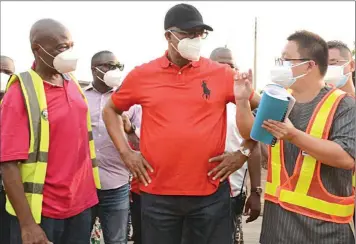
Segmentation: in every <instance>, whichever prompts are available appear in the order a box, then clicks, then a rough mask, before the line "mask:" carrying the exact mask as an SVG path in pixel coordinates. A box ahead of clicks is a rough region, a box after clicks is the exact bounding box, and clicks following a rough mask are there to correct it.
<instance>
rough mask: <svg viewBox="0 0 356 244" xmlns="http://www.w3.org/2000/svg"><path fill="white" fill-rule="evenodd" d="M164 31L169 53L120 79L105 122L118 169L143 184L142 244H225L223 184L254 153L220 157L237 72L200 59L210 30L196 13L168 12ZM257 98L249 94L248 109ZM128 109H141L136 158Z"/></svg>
mask: <svg viewBox="0 0 356 244" xmlns="http://www.w3.org/2000/svg"><path fill="white" fill-rule="evenodd" d="M164 30H165V38H166V40H167V42H168V51H167V52H166V53H165V54H164V55H163V56H162V57H160V58H158V59H156V60H153V61H151V62H149V63H146V64H143V65H141V66H139V67H136V68H135V69H133V70H132V71H131V72H130V73H129V74H128V75H127V76H126V78H125V80H124V82H123V84H122V86H121V87H120V89H119V90H118V92H115V93H114V94H113V95H112V98H111V99H110V100H108V103H107V104H106V106H105V108H104V110H103V119H104V122H105V124H106V128H107V130H108V132H109V135H110V136H111V139H112V141H113V142H114V144H115V146H116V148H117V149H118V150H119V152H120V155H121V158H122V159H123V161H124V163H125V164H126V165H127V167H128V168H129V170H130V171H131V172H132V174H133V176H134V177H135V178H138V179H139V180H140V181H141V183H140V190H141V214H142V216H141V219H142V233H141V234H142V242H143V243H144V244H167V243H170V244H176V243H177V244H178V243H179V244H180V243H193V242H194V243H196V244H200V243H221V244H230V243H231V232H232V226H231V218H230V191H229V184H228V182H227V181H226V179H227V177H228V176H229V175H230V174H231V173H232V172H235V171H236V170H237V169H239V168H240V167H242V165H243V164H244V162H245V161H246V160H247V158H248V157H249V156H250V152H251V151H252V149H253V148H254V146H255V145H256V143H255V142H253V141H248V142H245V143H242V146H241V147H240V148H239V150H237V151H236V152H233V153H229V154H224V155H221V156H219V155H220V154H222V153H223V152H224V149H225V136H226V104H227V103H229V102H234V101H235V99H234V94H233V85H234V79H233V77H234V74H235V72H234V71H233V70H232V69H231V68H230V67H228V66H226V65H222V64H219V63H217V62H214V61H212V60H210V59H207V58H204V57H201V56H200V51H201V46H202V43H203V39H205V38H206V37H207V35H208V32H207V31H212V30H213V29H212V28H211V27H210V26H208V25H206V24H205V23H204V22H203V18H202V15H201V14H200V12H199V11H198V10H197V9H196V8H195V7H194V6H192V5H189V4H178V5H175V6H174V7H172V8H171V9H170V10H168V12H167V14H166V16H165V21H164ZM258 98H259V96H258V95H257V94H255V93H254V92H252V91H251V94H250V100H251V103H252V104H253V105H255V104H257V102H256V100H258ZM134 104H140V105H141V106H142V126H141V133H140V149H141V152H137V151H134V150H133V149H131V148H130V147H129V145H128V143H127V140H126V137H125V134H124V131H123V130H122V129H121V127H122V124H123V121H122V117H121V116H118V115H121V114H122V112H123V111H127V110H128V109H129V108H130V107H131V106H132V105H134ZM216 156H217V157H216ZM213 157H214V158H213ZM209 159H210V161H209Z"/></svg>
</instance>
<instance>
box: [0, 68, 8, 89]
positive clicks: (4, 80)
mask: <svg viewBox="0 0 356 244" xmlns="http://www.w3.org/2000/svg"><path fill="white" fill-rule="evenodd" d="M0 79H1V80H0V92H5V90H6V85H7V82H8V81H9V79H10V75H7V74H4V73H1V77H0Z"/></svg>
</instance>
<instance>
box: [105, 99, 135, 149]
mask: <svg viewBox="0 0 356 244" xmlns="http://www.w3.org/2000/svg"><path fill="white" fill-rule="evenodd" d="M110 103H111V101H109V102H108V104H107V105H106V106H105V108H104V109H103V120H104V123H105V126H106V129H107V131H108V133H109V135H110V138H111V140H112V142H113V143H114V145H115V147H116V148H117V150H118V151H119V153H120V154H121V155H122V154H125V153H127V152H129V151H130V150H132V149H131V148H130V146H129V143H128V141H127V138H126V133H125V130H124V126H123V125H124V124H123V120H122V117H121V114H118V113H117V112H116V111H115V110H114V109H113V108H112V106H111V104H110Z"/></svg>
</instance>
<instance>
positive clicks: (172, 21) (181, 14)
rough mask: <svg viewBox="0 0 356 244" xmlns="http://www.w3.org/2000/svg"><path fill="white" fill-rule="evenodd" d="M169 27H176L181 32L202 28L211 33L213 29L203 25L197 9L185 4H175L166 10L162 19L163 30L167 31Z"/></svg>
mask: <svg viewBox="0 0 356 244" xmlns="http://www.w3.org/2000/svg"><path fill="white" fill-rule="evenodd" d="M171 27H177V28H179V29H181V30H189V29H193V28H203V29H205V30H209V31H213V28H211V27H210V26H209V25H206V24H204V22H203V17H202V16H201V14H200V13H199V11H198V9H196V8H195V7H194V6H192V5H189V4H185V3H181V4H177V5H175V6H173V7H172V8H171V9H170V10H168V12H167V14H166V17H165V18H164V29H165V30H168V29H169V28H171Z"/></svg>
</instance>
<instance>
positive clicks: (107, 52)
mask: <svg viewBox="0 0 356 244" xmlns="http://www.w3.org/2000/svg"><path fill="white" fill-rule="evenodd" d="M103 54H113V53H112V52H111V51H108V50H104V51H100V52H97V53H96V54H94V55H93V57H92V58H91V66H94V65H95V63H96V62H97V60H98V59H100V56H101V55H103Z"/></svg>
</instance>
